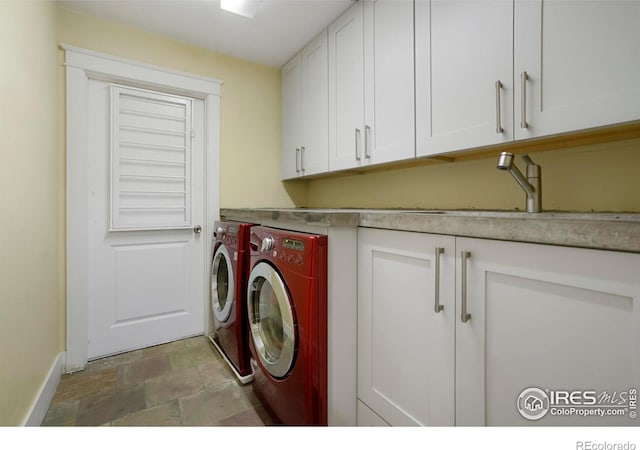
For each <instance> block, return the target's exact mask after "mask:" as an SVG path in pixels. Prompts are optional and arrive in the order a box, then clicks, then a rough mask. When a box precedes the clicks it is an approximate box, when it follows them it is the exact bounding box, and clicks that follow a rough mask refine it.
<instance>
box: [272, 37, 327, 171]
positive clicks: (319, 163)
mask: <svg viewBox="0 0 640 450" xmlns="http://www.w3.org/2000/svg"><path fill="white" fill-rule="evenodd" d="M327 77H328V68H327V31H326V30H324V31H323V32H322V33H321V34H320V35H318V36H317V37H316V38H315V39H314V40H313V41H311V42H310V43H309V44H308V45H307V46H306V47H305V48H304V49H303V50H302V51H301V52H300V53H299V54H298V55H296V56H295V57H294V58H293V59H292V60H291V61H290V62H289V63H287V64H286V65H285V66H284V67H283V68H282V72H281V78H282V178H283V179H290V178H295V177H297V176H303V175H313V174H317V173H322V172H326V171H327V170H328V167H329V157H328V141H329V131H328V119H329V117H328V79H327Z"/></svg>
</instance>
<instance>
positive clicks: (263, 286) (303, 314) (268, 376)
mask: <svg viewBox="0 0 640 450" xmlns="http://www.w3.org/2000/svg"><path fill="white" fill-rule="evenodd" d="M250 246H251V261H250V265H251V272H250V274H249V278H248V284H247V314H248V318H249V336H250V339H249V347H250V349H251V355H252V363H253V364H254V365H255V366H256V367H255V371H254V372H255V373H254V383H253V389H254V392H255V393H256V395H257V396H258V397H259V398H261V400H263V402H264V403H265V404H266V406H267V407H268V408H269V409H270V410H271V412H272V414H273V415H274V416H275V417H276V418H277V419H278V420H279V421H280V422H281V423H282V424H284V425H326V424H327V237H326V236H322V235H314V234H306V233H298V232H294V231H284V230H278V229H273V228H265V227H258V226H256V227H253V228H251V244H250Z"/></svg>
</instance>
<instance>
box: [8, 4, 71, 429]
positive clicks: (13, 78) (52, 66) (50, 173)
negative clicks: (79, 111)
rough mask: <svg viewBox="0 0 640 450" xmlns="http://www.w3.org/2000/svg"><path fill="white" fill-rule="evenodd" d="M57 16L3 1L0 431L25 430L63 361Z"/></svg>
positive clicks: (48, 9)
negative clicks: (46, 382) (41, 393)
mask: <svg viewBox="0 0 640 450" xmlns="http://www.w3.org/2000/svg"><path fill="white" fill-rule="evenodd" d="M55 19H56V10H55V3H53V2H13V1H12V2H0V55H2V68H1V69H0V104H1V105H2V107H0V208H1V210H2V212H1V213H0V366H1V367H2V368H1V369H0V425H20V424H22V423H23V422H24V421H25V419H26V415H27V414H28V412H29V411H30V408H31V405H32V403H33V401H34V400H35V397H36V395H37V394H38V392H39V389H40V386H41V385H42V383H43V381H44V380H45V378H46V376H47V374H48V372H49V369H50V367H51V365H52V364H53V362H54V361H55V358H56V357H57V355H58V353H59V352H60V351H62V350H63V349H62V348H61V347H60V345H59V332H60V324H59V320H58V317H59V316H58V311H59V305H58V302H59V298H58V277H59V273H58V213H59V209H58V191H57V188H58V160H57V158H58V154H57V150H56V139H57V130H58V128H57V95H56V40H55V39H56V28H55V27H56V22H55Z"/></svg>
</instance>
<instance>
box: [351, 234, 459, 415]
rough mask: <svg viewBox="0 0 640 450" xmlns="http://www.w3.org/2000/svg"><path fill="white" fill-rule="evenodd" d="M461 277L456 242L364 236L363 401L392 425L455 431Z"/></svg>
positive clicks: (404, 236)
mask: <svg viewBox="0 0 640 450" xmlns="http://www.w3.org/2000/svg"><path fill="white" fill-rule="evenodd" d="M436 248H441V249H443V251H444V253H443V254H441V255H439V256H436ZM438 265H439V266H440V272H439V275H440V277H439V279H438V280H437V281H436V273H437V271H436V266H438ZM453 269H454V238H453V237H451V236H438V235H427V234H420V233H409V232H400V231H389V230H372V229H367V228H360V229H359V230H358V398H359V399H360V401H362V402H363V403H364V404H366V405H367V406H368V407H369V408H371V409H372V410H373V411H375V413H376V414H377V415H379V416H380V417H381V418H382V419H383V420H384V421H386V422H387V423H389V424H390V425H405V426H406V425H453V420H454V410H453V406H454V391H453V380H454V348H455V334H454V315H455V311H454V292H453V287H454V286H453V282H454V271H453ZM438 282H439V289H438V295H439V302H440V305H442V306H443V309H442V310H440V311H439V312H437V313H436V312H435V299H436V293H435V292H436V285H437V283H438Z"/></svg>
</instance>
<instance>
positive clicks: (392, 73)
mask: <svg viewBox="0 0 640 450" xmlns="http://www.w3.org/2000/svg"><path fill="white" fill-rule="evenodd" d="M364 7H365V58H364V59H365V64H366V67H365V111H366V112H365V115H366V117H365V123H366V125H367V128H365V130H364V133H367V136H366V139H365V141H364V143H363V145H366V146H367V147H368V148H367V149H366V150H365V152H364V158H365V161H364V162H365V163H366V164H378V163H383V162H389V161H399V160H402V159H407V158H413V157H414V156H415V120H414V117H415V116H414V104H415V95H414V73H415V71H414V64H413V60H414V56H413V55H414V51H413V41H414V33H413V2H412V1H407V0H401V1H398V0H377V1H375V2H365V4H364Z"/></svg>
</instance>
